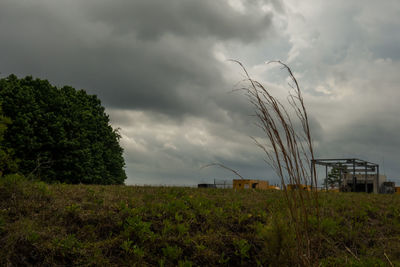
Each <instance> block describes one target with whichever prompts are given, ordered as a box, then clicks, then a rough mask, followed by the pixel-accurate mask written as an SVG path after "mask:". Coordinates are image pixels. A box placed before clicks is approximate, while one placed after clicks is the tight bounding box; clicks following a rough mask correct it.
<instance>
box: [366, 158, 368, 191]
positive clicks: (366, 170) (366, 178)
mask: <svg viewBox="0 0 400 267" xmlns="http://www.w3.org/2000/svg"><path fill="white" fill-rule="evenodd" d="M365 193H368V184H367V163H365Z"/></svg>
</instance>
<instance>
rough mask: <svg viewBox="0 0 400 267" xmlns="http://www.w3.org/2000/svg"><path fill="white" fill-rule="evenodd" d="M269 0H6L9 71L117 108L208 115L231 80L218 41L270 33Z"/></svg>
mask: <svg viewBox="0 0 400 267" xmlns="http://www.w3.org/2000/svg"><path fill="white" fill-rule="evenodd" d="M260 4H261V2H260V1H249V2H248V5H246V9H245V10H244V11H242V12H240V11H238V10H236V9H234V8H233V7H232V6H230V5H229V4H228V3H227V2H226V1H211V0H209V1H195V0H192V1H178V0H173V1H155V0H146V1H123V0H120V1H97V0H96V1H82V2H81V1H71V2H70V4H66V3H65V2H63V3H58V2H51V1H35V2H17V1H2V3H0V18H1V20H0V21H1V24H0V32H1V35H2V42H0V50H1V51H2V53H1V56H0V71H1V72H2V73H3V74H9V73H11V72H14V73H17V74H20V75H27V74H32V75H35V76H39V77H45V78H48V79H50V80H51V81H53V82H55V83H56V84H59V85H63V84H71V85H73V86H76V87H79V88H85V89H86V90H88V91H89V92H90V93H95V94H97V95H99V97H100V98H101V99H102V101H103V102H104V103H105V104H106V105H107V106H109V107H118V108H127V109H147V110H157V111H160V112H164V113H169V114H174V115H178V114H186V113H192V114H196V113H197V114H199V115H200V114H201V113H204V112H207V111H208V110H210V109H212V108H213V107H214V106H215V103H212V102H213V100H212V98H210V96H211V95H212V94H215V92H217V94H218V92H221V91H223V92H226V91H227V90H229V89H230V86H231V84H229V83H226V81H225V80H224V79H223V78H222V71H223V68H224V64H225V63H224V64H221V62H219V61H217V60H216V58H215V56H214V53H213V49H214V46H215V45H216V44H217V43H219V42H224V41H239V42H253V41H257V40H259V39H260V38H262V37H264V36H265V35H266V32H267V31H268V30H269V28H270V26H271V17H272V14H271V13H264V12H262V11H260ZM67 12H69V13H67ZM216 97H218V96H216ZM199 102H204V103H207V104H205V106H206V107H207V108H205V109H203V108H199V106H198V105H196V103H199Z"/></svg>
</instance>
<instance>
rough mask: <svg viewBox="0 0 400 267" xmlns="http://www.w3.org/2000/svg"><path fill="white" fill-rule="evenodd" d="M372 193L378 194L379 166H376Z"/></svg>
mask: <svg viewBox="0 0 400 267" xmlns="http://www.w3.org/2000/svg"><path fill="white" fill-rule="evenodd" d="M375 188H376V189H375ZM374 191H375V192H374V193H376V194H378V193H379V165H377V166H376V187H375V186H374Z"/></svg>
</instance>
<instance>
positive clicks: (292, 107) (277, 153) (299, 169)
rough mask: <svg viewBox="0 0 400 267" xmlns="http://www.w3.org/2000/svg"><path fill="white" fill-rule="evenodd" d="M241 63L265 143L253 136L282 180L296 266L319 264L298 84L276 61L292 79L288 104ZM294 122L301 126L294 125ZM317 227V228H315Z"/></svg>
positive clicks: (308, 141)
mask: <svg viewBox="0 0 400 267" xmlns="http://www.w3.org/2000/svg"><path fill="white" fill-rule="evenodd" d="M233 61H234V62H236V63H237V64H239V65H240V66H241V68H242V69H243V71H244V73H245V76H246V79H245V80H244V81H245V82H246V83H247V85H246V86H245V87H244V88H242V89H243V90H245V92H246V95H247V96H248V98H249V101H250V102H251V104H252V105H253V106H254V109H255V113H256V117H257V118H258V124H257V125H258V126H259V128H260V129H261V130H262V131H263V133H264V134H265V137H266V138H265V141H266V144H264V143H262V142H261V141H259V140H257V139H255V138H253V140H254V142H255V143H256V145H257V146H258V147H259V148H261V149H262V150H263V151H264V152H265V154H266V162H267V163H268V164H269V165H270V166H271V167H272V168H273V169H274V170H275V173H276V174H277V175H278V177H279V178H280V180H281V184H282V186H283V189H284V194H285V199H286V201H287V205H288V209H289V213H290V219H291V221H292V222H293V224H292V226H293V227H294V232H295V237H296V238H295V240H296V244H297V255H298V259H299V262H298V264H299V265H303V266H311V265H318V258H319V253H320V252H319V251H320V247H321V244H320V239H319V238H318V237H317V238H316V239H315V236H313V237H311V235H310V231H311V230H312V231H315V229H312V227H311V226H310V225H309V217H310V216H312V217H315V218H316V220H317V225H319V213H320V211H319V201H318V192H317V190H316V185H317V179H316V171H315V167H314V166H312V165H311V160H313V159H314V150H313V143H312V138H311V129H310V126H309V118H308V114H307V110H306V107H305V104H304V99H303V96H302V92H301V90H300V87H299V84H298V82H297V80H296V78H295V77H294V75H293V72H292V70H291V69H290V68H289V66H287V65H286V64H284V63H282V62H280V61H276V62H270V63H275V64H279V65H280V66H282V67H283V69H285V70H286V71H287V72H288V75H289V77H290V79H291V81H292V83H291V84H289V85H290V87H291V89H292V90H291V91H290V92H289V95H288V98H287V103H282V102H281V101H279V100H278V99H277V97H275V96H273V95H272V94H271V93H270V91H269V90H268V89H267V88H265V87H264V86H263V85H262V84H261V83H260V82H258V81H256V80H254V79H252V78H251V76H250V75H249V73H248V72H247V70H246V68H245V67H244V66H243V64H242V63H241V62H239V61H236V60H233ZM296 125H300V127H297V128H296ZM288 184H296V185H298V187H299V188H300V186H301V185H303V184H304V185H314V187H313V189H312V190H311V191H305V190H288V188H287V185H288ZM318 229H319V227H317V231H318Z"/></svg>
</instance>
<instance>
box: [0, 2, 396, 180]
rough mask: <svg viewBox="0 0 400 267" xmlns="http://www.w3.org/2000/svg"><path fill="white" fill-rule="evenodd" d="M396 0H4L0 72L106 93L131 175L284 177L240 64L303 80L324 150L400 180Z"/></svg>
mask: <svg viewBox="0 0 400 267" xmlns="http://www.w3.org/2000/svg"><path fill="white" fill-rule="evenodd" d="M398 14H400V2H399V1H398V0H383V1H372V0H363V1H361V0H337V1H316V0H303V1H296V0H218V1H215V0H201V1H199V0H169V1H165V0H129V1H128V0H113V1H111V0H85V1H78V0H58V1H53V0H35V1H28V0H0V77H5V76H8V75H9V74H11V73H14V74H16V75H18V76H19V77H25V76H27V75H32V76H34V77H37V78H42V79H48V80H49V81H50V82H51V83H53V84H54V85H57V86H64V85H70V86H73V87H75V88H77V89H85V90H86V91H87V92H88V93H89V94H95V95H97V96H98V97H99V98H100V99H101V101H102V104H103V105H104V106H105V107H106V112H107V113H108V114H109V116H110V120H111V123H112V126H113V127H114V128H120V134H121V136H122V138H121V140H120V144H121V146H122V147H123V149H124V158H125V162H126V173H127V176H128V179H127V180H126V184H138V185H144V184H149V185H195V184H197V183H210V182H211V183H212V182H213V181H214V179H217V180H224V179H226V180H230V179H232V178H235V176H234V175H233V174H232V173H231V172H229V171H227V170H225V169H222V168H218V167H209V168H202V166H205V165H207V164H209V163H214V162H218V163H221V164H224V165H226V166H228V167H230V168H232V169H235V170H236V171H238V172H239V173H240V174H241V175H242V176H243V177H246V178H252V179H265V180H269V181H270V183H277V182H278V180H277V177H276V175H275V174H274V172H273V170H272V169H271V168H270V167H269V165H268V164H266V162H265V154H263V152H262V151H261V150H260V149H259V148H257V147H256V145H255V144H254V142H253V141H252V139H251V138H250V137H256V138H262V137H263V133H262V132H261V130H260V129H259V128H258V127H257V126H256V125H255V124H256V122H257V120H256V118H255V117H254V116H252V115H254V110H253V108H252V106H251V104H250V103H249V101H248V99H247V98H246V96H245V95H244V94H243V93H242V92H240V90H239V91H237V90H235V89H237V88H238V86H240V84H241V81H242V80H243V79H244V74H243V71H242V70H241V69H240V68H239V66H238V65H237V64H234V63H232V62H231V61H229V59H235V60H239V61H240V62H242V63H243V64H244V65H245V66H246V68H247V70H248V72H249V73H250V75H251V76H252V77H253V78H254V79H256V80H258V81H260V82H261V83H262V84H263V85H264V86H265V87H266V88H268V89H269V90H271V92H272V93H273V94H274V95H277V96H279V97H283V96H285V95H286V94H287V92H288V91H289V89H290V87H289V86H288V84H287V81H288V79H287V78H288V77H287V73H286V72H285V71H284V70H282V69H280V68H279V66H277V65H276V64H266V62H268V61H271V60H281V61H282V62H285V63H286V64H288V65H289V66H290V67H291V68H292V70H293V71H294V74H295V76H296V78H297V79H298V81H299V83H300V87H301V89H302V91H303V96H304V99H305V103H306V106H307V110H308V113H309V116H310V119H311V122H312V123H311V126H312V129H311V131H312V137H313V141H314V149H315V152H316V157H317V158H360V159H364V160H368V161H371V162H374V163H378V164H380V166H381V172H383V173H384V174H386V175H387V176H388V179H390V180H392V181H395V182H396V183H397V184H400V153H399V149H400V137H399V133H400V119H399V118H398V116H399V114H400V105H399V104H398V102H399V100H400V91H399V85H400V75H399V74H400V19H399V16H398Z"/></svg>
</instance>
